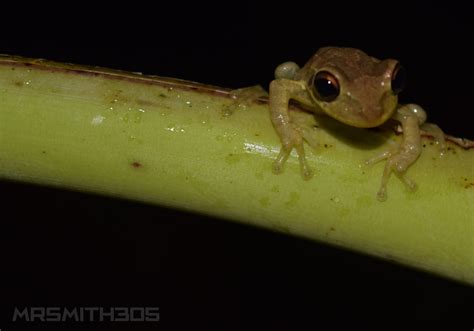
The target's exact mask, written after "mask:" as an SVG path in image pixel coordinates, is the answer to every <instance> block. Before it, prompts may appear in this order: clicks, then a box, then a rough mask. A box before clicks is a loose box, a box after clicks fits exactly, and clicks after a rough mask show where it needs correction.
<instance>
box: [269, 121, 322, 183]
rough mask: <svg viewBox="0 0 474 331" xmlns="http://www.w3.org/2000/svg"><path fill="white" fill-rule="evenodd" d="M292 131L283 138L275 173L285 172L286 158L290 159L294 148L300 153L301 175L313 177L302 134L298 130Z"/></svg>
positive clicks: (305, 178) (307, 178) (306, 178)
mask: <svg viewBox="0 0 474 331" xmlns="http://www.w3.org/2000/svg"><path fill="white" fill-rule="evenodd" d="M290 132H291V133H289V134H287V135H286V136H285V137H284V138H283V139H282V145H281V149H280V153H279V154H278V157H277V158H276V160H275V161H274V162H273V173H275V174H280V173H282V172H283V166H284V165H285V162H286V160H288V157H289V156H290V154H291V151H292V150H293V148H294V149H295V150H296V153H297V154H298V160H299V163H300V171H301V176H302V177H303V179H304V180H309V179H311V177H313V172H312V171H311V168H310V167H309V165H308V162H307V160H306V155H305V152H304V146H303V137H302V134H301V133H300V132H298V131H297V130H291V131H290Z"/></svg>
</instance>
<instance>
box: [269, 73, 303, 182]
mask: <svg viewBox="0 0 474 331" xmlns="http://www.w3.org/2000/svg"><path fill="white" fill-rule="evenodd" d="M306 93H307V92H306V85H305V84H304V83H303V82H300V81H296V80H292V79H286V78H277V79H275V80H273V81H272V82H271V83H270V115H271V120H272V123H273V126H274V127H275V130H276V131H277V133H278V136H279V137H280V140H281V143H282V145H281V149H280V154H279V155H278V157H277V159H276V160H275V162H274V163H273V172H274V173H276V174H279V173H281V172H282V171H283V166H284V164H285V162H286V160H287V159H288V157H289V156H290V153H291V151H292V149H293V148H294V149H295V150H296V152H297V153H298V159H299V163H300V168H301V174H302V176H303V178H304V179H310V178H311V176H312V172H311V170H310V167H309V166H308V163H307V161H306V156H305V152H304V147H303V136H302V133H301V132H299V130H298V127H297V126H296V125H293V124H292V123H291V120H290V115H289V111H288V102H289V100H290V99H301V97H302V95H305V94H306Z"/></svg>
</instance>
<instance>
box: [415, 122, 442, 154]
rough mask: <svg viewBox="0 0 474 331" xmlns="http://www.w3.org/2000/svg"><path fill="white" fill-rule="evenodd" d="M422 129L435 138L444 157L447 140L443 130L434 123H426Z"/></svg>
mask: <svg viewBox="0 0 474 331" xmlns="http://www.w3.org/2000/svg"><path fill="white" fill-rule="evenodd" d="M421 128H422V129H423V130H424V131H426V132H427V133H429V134H431V135H432V136H433V138H434V140H435V143H436V144H437V145H438V146H439V153H440V155H441V156H443V155H444V153H446V140H445V137H444V132H443V131H442V130H441V128H440V127H439V126H437V125H436V124H433V123H424V124H423V125H422V126H421Z"/></svg>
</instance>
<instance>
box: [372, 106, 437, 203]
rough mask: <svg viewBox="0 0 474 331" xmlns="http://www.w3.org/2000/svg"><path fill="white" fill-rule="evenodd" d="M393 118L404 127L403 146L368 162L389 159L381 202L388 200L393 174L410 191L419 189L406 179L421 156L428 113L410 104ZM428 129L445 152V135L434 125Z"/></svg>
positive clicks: (398, 110)
mask: <svg viewBox="0 0 474 331" xmlns="http://www.w3.org/2000/svg"><path fill="white" fill-rule="evenodd" d="M393 118H394V119H396V120H397V121H399V122H400V123H401V125H402V129H403V138H402V142H401V145H400V146H399V148H398V149H397V150H392V151H385V152H383V153H381V154H380V155H377V156H375V157H374V158H372V159H370V160H368V161H367V162H366V163H367V164H374V163H376V162H379V161H381V160H384V159H387V163H386V164H385V169H384V172H383V175H382V183H381V185H380V189H379V191H378V193H377V198H378V199H379V200H380V201H385V200H386V199H387V193H386V192H387V183H388V179H389V178H390V175H391V173H392V172H394V173H395V175H397V177H398V178H400V180H401V181H402V182H403V183H404V184H405V185H406V187H407V188H408V189H409V190H410V191H414V190H416V188H417V186H416V183H415V182H414V181H412V180H411V179H409V178H407V177H406V171H407V170H408V168H409V167H410V166H411V165H412V164H413V163H415V161H416V160H417V159H418V157H419V156H420V154H421V150H422V147H421V135H420V127H421V126H422V125H423V124H424V122H425V121H426V113H425V111H424V110H423V109H422V108H421V107H420V106H418V105H415V104H408V105H404V106H401V107H400V108H399V109H397V112H396V113H395V115H394V117H393ZM426 128H427V129H429V130H430V131H432V132H433V133H434V136H435V139H437V140H438V143H439V144H440V147H441V150H443V148H444V134H443V133H442V131H441V129H440V128H439V127H437V126H436V125H433V124H430V125H429V126H427V127H426Z"/></svg>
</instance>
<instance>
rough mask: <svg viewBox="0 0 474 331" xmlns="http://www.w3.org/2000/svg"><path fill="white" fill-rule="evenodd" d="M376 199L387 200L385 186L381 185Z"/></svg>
mask: <svg viewBox="0 0 474 331" xmlns="http://www.w3.org/2000/svg"><path fill="white" fill-rule="evenodd" d="M377 200H379V201H382V202H383V201H386V200H387V188H386V187H382V188H380V190H379V191H378V192H377Z"/></svg>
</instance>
